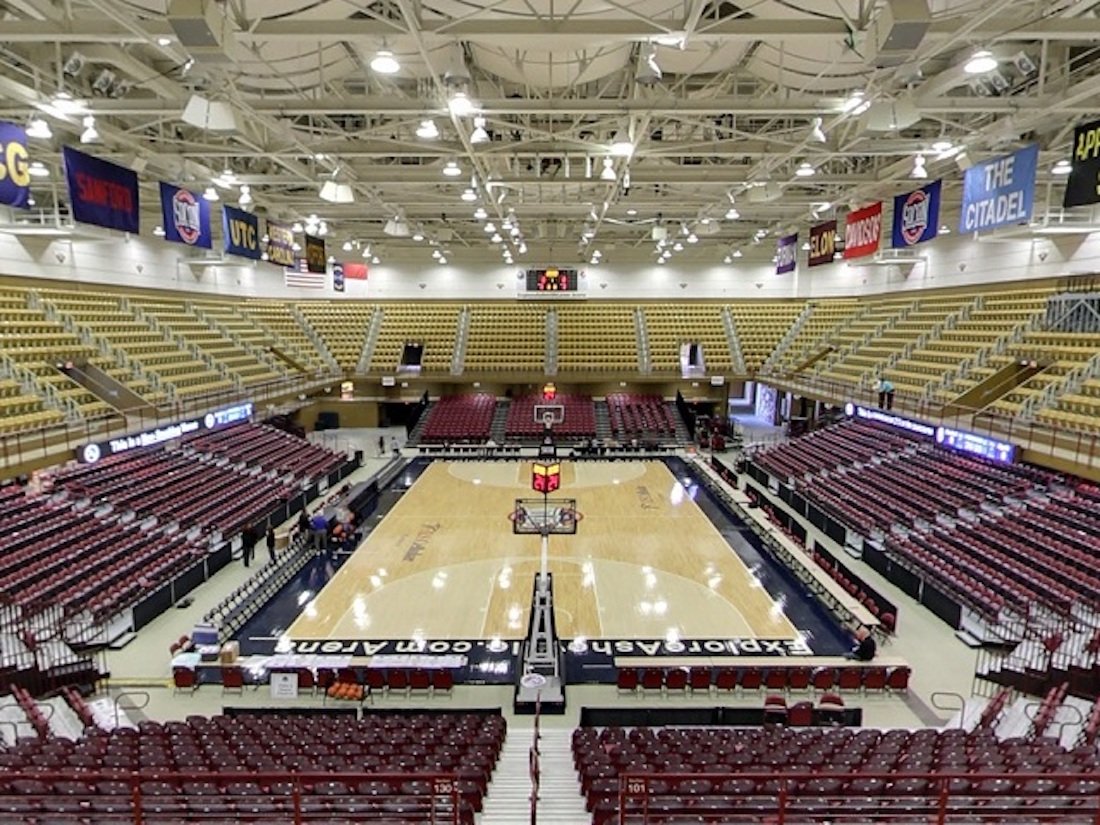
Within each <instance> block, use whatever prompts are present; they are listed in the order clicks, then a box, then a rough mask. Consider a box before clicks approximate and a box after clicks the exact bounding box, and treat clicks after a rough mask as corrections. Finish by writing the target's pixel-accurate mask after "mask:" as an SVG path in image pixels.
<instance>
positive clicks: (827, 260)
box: [806, 220, 836, 266]
mask: <svg viewBox="0 0 1100 825" xmlns="http://www.w3.org/2000/svg"><path fill="white" fill-rule="evenodd" d="M835 257H836V221H835V220H833V221H825V223H819V224H818V225H817V226H811V227H810V254H809V257H808V258H807V260H806V263H807V265H809V266H822V265H824V264H831V263H832V262H833V259H834V258H835Z"/></svg>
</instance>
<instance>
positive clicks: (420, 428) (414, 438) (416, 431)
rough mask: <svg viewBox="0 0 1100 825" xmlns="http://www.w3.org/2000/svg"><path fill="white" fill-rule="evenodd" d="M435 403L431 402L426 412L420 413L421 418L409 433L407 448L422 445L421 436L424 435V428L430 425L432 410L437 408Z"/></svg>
mask: <svg viewBox="0 0 1100 825" xmlns="http://www.w3.org/2000/svg"><path fill="white" fill-rule="evenodd" d="M435 404H436V402H435V401H429V402H428V406H426V407H425V408H424V412H422V413H420V418H418V419H417V420H416V426H414V427H413V428H412V430H411V431H410V432H409V438H408V441H406V442H405V443H406V446H408V447H416V446H419V444H420V436H421V435H423V433H424V427H425V425H426V424H427V423H428V417H429V416H430V415H431V414H432V408H433V407H435Z"/></svg>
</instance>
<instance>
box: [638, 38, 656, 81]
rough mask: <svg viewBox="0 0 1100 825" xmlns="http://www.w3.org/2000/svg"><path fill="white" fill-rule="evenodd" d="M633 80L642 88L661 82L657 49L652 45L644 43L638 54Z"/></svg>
mask: <svg viewBox="0 0 1100 825" xmlns="http://www.w3.org/2000/svg"><path fill="white" fill-rule="evenodd" d="M634 80H635V82H637V83H640V84H641V85H643V86H656V85H657V84H658V83H660V82H661V67H660V66H659V65H657V49H656V48H654V46H653V44H652V43H644V44H643V45H642V47H641V51H640V52H639V54H638V67H637V68H636V69H635V70H634Z"/></svg>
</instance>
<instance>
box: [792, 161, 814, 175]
mask: <svg viewBox="0 0 1100 825" xmlns="http://www.w3.org/2000/svg"><path fill="white" fill-rule="evenodd" d="M794 173H795V174H796V175H798V177H800V178H812V177H813V176H814V175H816V174H817V170H816V169H814V165H813V164H812V163H810V162H809V161H808V160H804V161H802V163H800V164H798V168H797V169H795V170H794Z"/></svg>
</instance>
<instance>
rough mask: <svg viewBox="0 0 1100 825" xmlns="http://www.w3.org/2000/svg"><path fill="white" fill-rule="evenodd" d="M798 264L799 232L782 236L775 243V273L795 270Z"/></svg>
mask: <svg viewBox="0 0 1100 825" xmlns="http://www.w3.org/2000/svg"><path fill="white" fill-rule="evenodd" d="M796 266H798V233H797V232H795V233H794V234H793V235H787V236H786V237H783V238H780V239H779V240H778V241H777V242H776V245H775V274H776V275H785V274H787V273H788V272H794V268H795V267H796Z"/></svg>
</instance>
